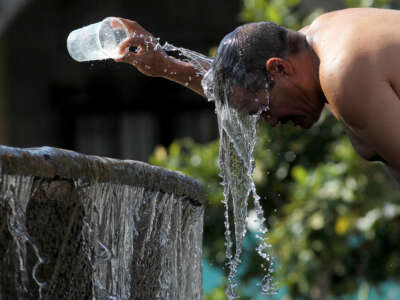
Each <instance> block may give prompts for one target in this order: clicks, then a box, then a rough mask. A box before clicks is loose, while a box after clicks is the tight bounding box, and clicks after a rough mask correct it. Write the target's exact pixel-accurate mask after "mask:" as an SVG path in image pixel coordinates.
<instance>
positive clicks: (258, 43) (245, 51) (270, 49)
mask: <svg viewBox="0 0 400 300" xmlns="http://www.w3.org/2000/svg"><path fill="white" fill-rule="evenodd" d="M288 53H289V43H288V30H287V29H285V28H284V27H281V26H279V25H277V24H275V23H271V22H259V23H249V24H246V25H242V26H240V27H238V28H236V29H235V30H234V31H232V32H231V33H229V34H227V35H226V36H225V37H224V38H223V40H222V41H221V43H220V44H219V47H218V51H217V54H216V57H215V59H214V61H213V65H212V68H213V72H214V74H213V79H214V95H215V97H216V98H217V99H221V101H224V99H230V96H231V93H232V87H233V86H234V85H238V86H239V87H241V88H243V89H245V90H246V92H249V93H255V92H257V91H259V90H260V89H261V88H264V89H266V88H268V89H271V88H272V87H273V84H274V83H273V78H272V76H271V75H270V74H269V73H268V72H267V70H266V67H265V63H266V61H267V60H268V59H269V58H271V57H280V58H285V57H286V56H287V55H288Z"/></svg>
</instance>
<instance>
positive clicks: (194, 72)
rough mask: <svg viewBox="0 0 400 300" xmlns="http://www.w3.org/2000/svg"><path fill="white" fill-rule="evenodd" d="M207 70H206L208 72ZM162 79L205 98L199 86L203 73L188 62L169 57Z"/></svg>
mask: <svg viewBox="0 0 400 300" xmlns="http://www.w3.org/2000/svg"><path fill="white" fill-rule="evenodd" d="M209 67H210V66H208V68H209ZM208 68H207V69H206V70H208ZM162 77H163V78H165V79H168V80H171V81H174V82H176V83H179V84H181V85H183V86H185V87H187V88H189V89H191V90H193V91H195V92H196V93H198V94H199V95H201V96H203V97H205V95H204V92H203V88H202V86H201V80H202V79H203V73H202V72H200V71H199V70H198V69H197V68H195V66H193V65H192V64H191V63H189V62H185V61H182V60H179V59H176V58H174V57H171V59H170V60H169V61H168V63H167V65H166V66H165V69H164V70H163V74H162Z"/></svg>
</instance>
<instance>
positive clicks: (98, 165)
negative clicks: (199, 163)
mask: <svg viewBox="0 0 400 300" xmlns="http://www.w3.org/2000/svg"><path fill="white" fill-rule="evenodd" d="M66 166H68V167H66ZM0 168H1V171H2V173H3V174H8V175H25V176H34V177H40V178H49V179H51V178H56V177H59V178H63V179H73V180H81V181H82V182H85V183H89V184H90V183H96V182H97V183H105V182H107V183H114V184H122V185H130V186H138V187H145V188H147V189H151V190H154V191H161V192H165V193H170V194H175V195H177V196H186V197H187V198H189V199H191V200H192V201H194V202H195V204H199V205H200V204H204V203H205V198H206V196H205V192H204V190H203V187H202V186H201V184H200V183H199V182H198V181H197V180H195V179H193V178H190V177H188V176H186V175H183V174H182V173H179V172H176V171H170V170H166V169H164V168H161V167H157V166H152V165H150V164H147V163H144V162H140V161H135V160H119V159H113V158H108V157H100V156H95V155H86V154H81V153H78V152H75V151H71V150H65V149H60V148H54V147H47V146H44V147H39V148H14V147H8V146H0Z"/></svg>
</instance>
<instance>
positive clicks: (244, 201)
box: [161, 43, 276, 300]
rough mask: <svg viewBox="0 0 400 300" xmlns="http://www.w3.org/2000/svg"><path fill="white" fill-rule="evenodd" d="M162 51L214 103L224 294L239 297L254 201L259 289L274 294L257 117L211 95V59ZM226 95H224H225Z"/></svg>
mask: <svg viewBox="0 0 400 300" xmlns="http://www.w3.org/2000/svg"><path fill="white" fill-rule="evenodd" d="M161 48H162V49H164V50H165V51H177V52H178V53H179V54H180V55H181V56H182V57H183V58H184V60H185V61H187V62H189V63H190V64H191V65H192V66H193V67H194V68H195V69H197V70H198V72H199V74H200V75H201V76H203V80H202V86H203V91H204V93H205V95H206V97H207V98H208V100H209V101H214V103H215V112H216V114H217V118H218V128H219V136H220V150H219V166H220V170H221V172H220V176H221V178H222V185H223V187H224V199H223V200H222V203H223V205H224V207H225V213H224V216H225V222H224V225H225V239H226V258H227V266H228V269H229V274H228V287H227V289H226V294H227V297H228V299H229V300H232V299H236V298H238V295H237V293H236V287H237V286H238V282H237V278H236V277H237V269H238V266H239V264H240V263H241V254H242V244H243V240H244V237H245V235H246V232H247V218H248V203H249V199H250V198H252V199H253V207H254V209H255V211H256V216H257V219H256V221H255V222H256V224H257V227H258V228H257V231H258V233H257V235H256V236H257V239H258V240H259V245H258V246H257V249H256V251H257V253H258V254H259V255H260V256H261V257H262V258H263V259H264V261H265V263H264V264H262V266H261V268H262V269H263V272H264V276H263V278H262V279H261V283H260V287H261V293H262V294H274V293H276V289H275V287H274V285H273V278H272V273H273V271H274V265H273V260H272V257H271V255H270V253H269V252H270V251H269V248H270V245H269V244H268V243H267V241H266V238H267V237H266V233H267V227H266V225H265V217H264V212H263V209H262V206H261V203H260V197H259V196H258V194H257V191H256V186H255V183H254V180H253V174H254V170H255V167H256V165H255V160H254V155H253V152H254V147H255V145H256V141H257V121H258V119H259V115H257V114H256V115H245V114H241V113H239V112H238V111H237V110H236V109H234V108H232V107H231V106H230V105H229V103H230V101H229V99H218V98H217V97H216V95H215V94H214V89H215V86H214V84H215V81H214V73H213V69H212V68H211V67H212V62H213V60H212V59H211V58H209V57H206V56H203V55H202V54H199V53H196V52H194V51H191V50H188V49H185V48H181V47H175V46H174V45H171V44H169V43H166V44H165V45H164V46H161ZM228 94H229V93H225V95H228Z"/></svg>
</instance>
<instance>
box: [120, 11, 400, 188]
mask: <svg viewBox="0 0 400 300" xmlns="http://www.w3.org/2000/svg"><path fill="white" fill-rule="evenodd" d="M123 21H124V23H125V24H126V25H127V26H128V28H129V30H130V31H131V32H136V35H135V36H134V37H132V38H130V39H129V40H127V41H125V42H124V43H123V44H122V45H121V49H120V50H121V53H125V54H124V55H123V57H122V58H120V59H117V61H118V62H125V63H130V64H133V65H135V67H136V68H137V69H138V70H139V71H141V72H142V73H143V74H145V75H148V76H158V77H164V78H166V79H169V80H172V81H175V82H177V83H180V84H182V85H183V84H185V83H186V86H187V83H188V80H187V78H188V77H189V76H190V77H191V78H192V80H191V81H190V82H189V86H188V87H189V88H190V89H192V90H194V91H195V92H197V93H199V94H201V95H203V96H204V93H203V89H202V87H201V79H202V78H201V76H198V75H197V77H196V74H198V72H197V71H196V69H194V68H193V66H191V65H190V64H189V63H186V62H183V61H180V60H177V59H174V58H173V57H170V56H168V55H167V53H165V52H164V51H163V50H161V49H160V48H158V47H155V48H151V49H150V50H148V49H146V47H145V44H144V41H145V40H146V39H147V41H148V40H149V39H151V38H152V36H151V34H150V33H148V32H147V31H146V30H145V29H143V28H142V27H141V26H140V25H139V24H137V23H135V22H132V21H129V20H123ZM399 26H400V11H395V10H386V9H374V8H352V9H346V10H339V11H334V12H330V13H327V14H324V15H321V16H320V17H318V18H317V19H316V20H315V21H314V22H313V23H312V24H311V25H309V26H307V27H305V28H303V29H301V30H299V31H297V32H296V31H292V30H289V29H285V28H283V27H280V26H278V25H276V24H273V23H269V22H262V23H250V24H246V25H243V26H240V27H238V28H237V29H236V30H235V31H233V32H231V33H229V34H228V35H227V36H225V38H224V39H223V40H222V41H221V43H220V45H219V48H218V52H217V55H216V58H215V59H214V61H213V63H212V68H213V72H214V78H215V79H216V81H215V82H216V86H219V87H221V88H220V89H219V90H218V89H217V91H216V94H217V96H218V93H219V94H221V95H219V96H220V97H219V99H223V95H222V93H223V89H225V90H226V89H228V90H229V91H230V92H229V95H228V96H229V97H228V98H227V99H228V101H229V102H230V103H231V104H232V105H233V106H234V107H236V108H238V109H240V110H241V111H244V112H246V113H256V112H260V113H261V115H262V117H263V118H264V119H265V120H266V121H267V122H269V123H270V124H271V125H272V126H276V125H277V124H279V123H285V122H287V121H292V122H293V124H294V125H299V126H301V127H303V128H310V127H311V126H312V125H313V124H314V123H315V122H316V121H317V120H318V119H319V116H320V114H321V111H322V109H323V108H324V107H326V108H327V109H329V110H330V111H331V112H332V113H333V115H334V116H335V117H336V118H337V119H338V120H339V121H340V122H341V123H342V124H343V126H344V128H345V130H346V132H347V134H348V135H349V137H350V139H351V142H352V144H353V146H354V148H355V150H356V151H357V152H358V153H359V155H360V156H362V157H363V158H365V159H367V160H371V161H372V160H378V161H382V162H384V163H385V164H386V165H387V167H388V169H389V170H390V172H391V173H392V175H393V176H394V177H395V178H396V180H397V181H398V182H399V183H400V133H399V132H397V131H398V130H400V34H397V33H396V28H398V27H399ZM130 46H135V47H138V48H139V51H137V52H127V51H126V50H127V49H128V48H129V47H130ZM147 48H148V47H147ZM146 65H147V66H150V67H151V68H150V69H149V68H148V67H145V66H146ZM164 70H168V72H164ZM171 73H172V74H171ZM217 98H218V97H217ZM266 107H267V109H265V108H266ZM260 109H261V110H262V111H260Z"/></svg>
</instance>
